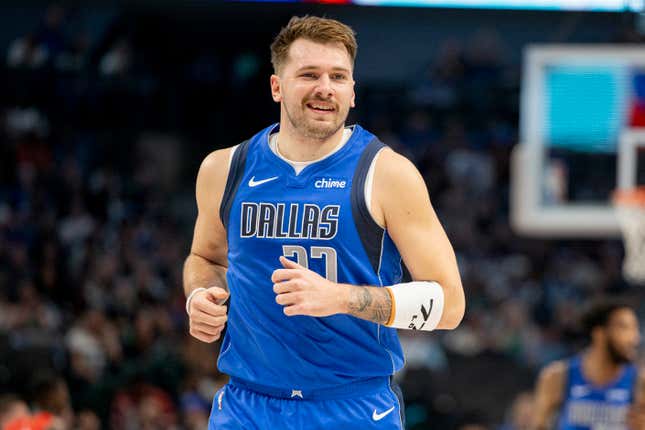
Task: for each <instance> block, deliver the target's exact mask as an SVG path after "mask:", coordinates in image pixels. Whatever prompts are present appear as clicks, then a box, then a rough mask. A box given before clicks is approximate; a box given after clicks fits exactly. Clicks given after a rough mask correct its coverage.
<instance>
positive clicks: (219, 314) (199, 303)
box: [188, 287, 228, 343]
mask: <svg viewBox="0 0 645 430" xmlns="http://www.w3.org/2000/svg"><path fill="white" fill-rule="evenodd" d="M227 298H228V292H227V291H226V290H224V289H223V288H220V287H210V288H208V289H206V290H203V291H199V292H198V293H196V294H195V295H194V296H193V298H192V299H191V300H190V309H189V316H188V321H189V323H190V334H191V336H193V337H194V338H195V339H199V340H201V341H202V342H206V343H212V342H215V341H216V340H217V339H219V337H220V335H221V334H222V331H223V330H224V326H225V325H226V319H227V316H226V310H227V308H226V306H225V305H224V304H223V303H224V302H225V301H226V299H227Z"/></svg>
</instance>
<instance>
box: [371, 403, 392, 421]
mask: <svg viewBox="0 0 645 430" xmlns="http://www.w3.org/2000/svg"><path fill="white" fill-rule="evenodd" d="M393 410H394V406H392V407H391V408H390V409H388V410H387V411H385V412H381V413H380V414H378V413H376V409H374V412H373V413H372V419H373V420H374V421H380V420H382V419H383V418H385V416H386V415H388V414H389V413H390V412H392V411H393Z"/></svg>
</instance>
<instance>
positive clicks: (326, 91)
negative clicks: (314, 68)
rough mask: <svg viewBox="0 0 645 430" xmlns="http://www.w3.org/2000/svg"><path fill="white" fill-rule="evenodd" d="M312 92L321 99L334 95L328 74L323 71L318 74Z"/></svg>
mask: <svg viewBox="0 0 645 430" xmlns="http://www.w3.org/2000/svg"><path fill="white" fill-rule="evenodd" d="M314 92H315V94H316V95H317V96H319V97H321V98H323V99H328V98H330V97H331V96H333V95H334V89H333V88H332V85H331V79H330V78H329V75H328V74H326V73H323V74H322V75H320V78H318V81H317V82H316V89H315V90H314Z"/></svg>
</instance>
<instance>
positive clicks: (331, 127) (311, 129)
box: [284, 103, 349, 140]
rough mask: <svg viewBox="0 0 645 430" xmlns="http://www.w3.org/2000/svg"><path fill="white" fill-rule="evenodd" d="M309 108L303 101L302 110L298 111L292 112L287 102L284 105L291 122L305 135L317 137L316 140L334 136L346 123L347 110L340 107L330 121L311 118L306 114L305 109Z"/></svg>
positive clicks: (312, 137)
mask: <svg viewBox="0 0 645 430" xmlns="http://www.w3.org/2000/svg"><path fill="white" fill-rule="evenodd" d="M306 109H308V108H307V106H306V105H305V104H304V103H303V104H302V110H299V111H297V112H291V111H290V109H289V107H288V106H287V104H286V103H285V105H284V110H285V111H286V113H287V118H288V119H289V122H290V123H291V125H292V126H293V128H295V129H296V130H298V131H299V132H300V133H302V134H303V135H304V136H306V137H308V138H311V139H316V140H325V139H327V138H329V137H330V136H333V135H334V133H336V132H337V131H338V130H339V129H340V128H342V127H343V125H344V124H345V120H346V119H347V115H348V113H349V110H348V111H347V112H342V111H341V110H340V109H338V110H337V111H336V116H335V118H334V120H332V121H330V122H321V121H316V120H313V119H311V118H308V117H307V116H306V115H305V110H306Z"/></svg>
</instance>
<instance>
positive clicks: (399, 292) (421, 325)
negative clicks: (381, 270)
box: [385, 281, 444, 331]
mask: <svg viewBox="0 0 645 430" xmlns="http://www.w3.org/2000/svg"><path fill="white" fill-rule="evenodd" d="M386 289H387V291H388V292H389V293H390V295H391V297H392V314H391V315H390V320H389V321H388V322H387V323H386V324H385V325H387V326H389V327H395V328H402V329H409V330H423V331H432V330H434V329H435V328H437V325H438V324H439V321H441V315H442V314H443V304H444V297H443V288H441V285H439V284H438V283H436V282H430V281H415V282H408V283H406V284H396V285H392V286H391V287H386Z"/></svg>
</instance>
